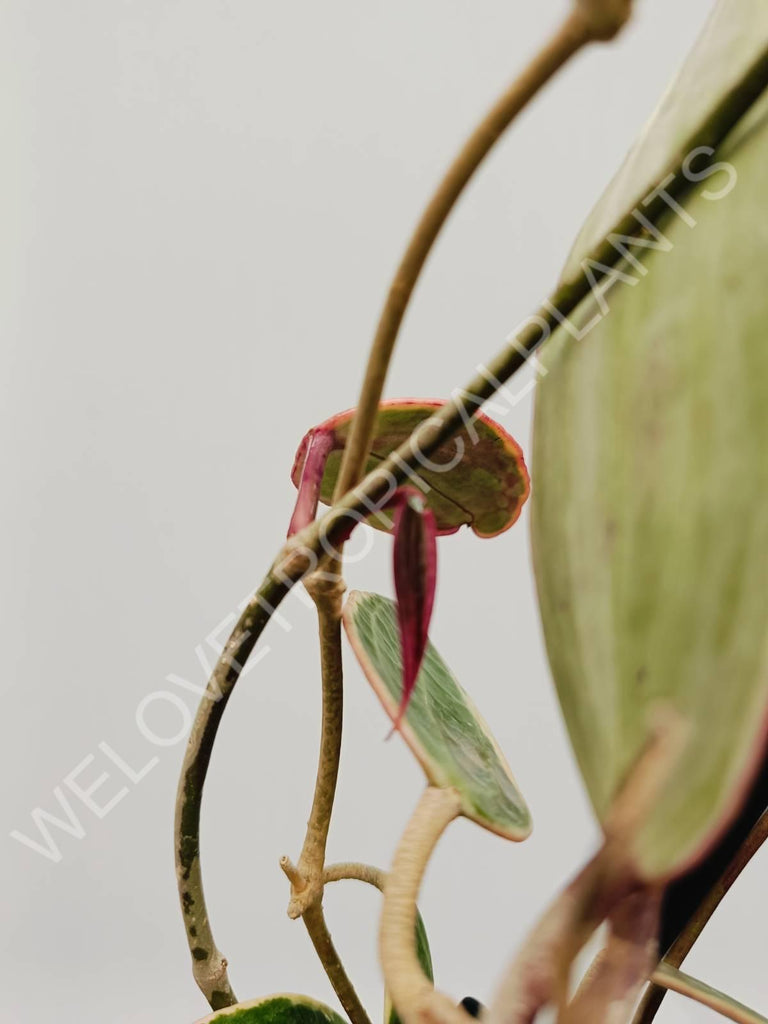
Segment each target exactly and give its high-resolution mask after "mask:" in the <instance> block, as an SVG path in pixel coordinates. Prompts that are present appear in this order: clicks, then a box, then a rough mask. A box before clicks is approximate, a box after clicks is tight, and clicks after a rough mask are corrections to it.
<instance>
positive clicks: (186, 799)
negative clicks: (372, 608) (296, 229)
mask: <svg viewBox="0 0 768 1024" xmlns="http://www.w3.org/2000/svg"><path fill="white" fill-rule="evenodd" d="M766 86H768V47H767V48H765V49H764V50H763V51H762V52H761V53H760V55H759V56H758V57H757V59H756V60H755V62H754V63H753V65H752V66H751V67H750V68H749V69H748V70H747V72H746V73H745V75H744V76H743V77H742V78H741V79H740V80H739V81H738V82H736V83H734V85H733V87H732V88H731V89H730V90H729V91H728V92H727V93H726V94H725V96H724V97H723V98H722V100H721V101H720V103H719V104H718V106H717V107H716V108H715V110H714V111H713V112H712V114H711V115H710V116H709V117H708V118H707V120H706V121H704V122H703V123H702V124H700V125H699V126H698V127H697V129H696V130H695V131H694V132H693V133H692V134H691V136H689V138H688V139H687V140H686V141H685V142H684V144H683V145H681V147H680V149H679V150H678V152H677V153H676V154H675V155H674V156H673V158H672V159H670V161H669V163H668V164H667V166H666V168H665V169H664V173H663V174H662V175H660V179H663V180H669V184H668V185H667V187H666V193H667V195H668V196H672V197H676V196H677V195H678V194H679V193H680V192H681V191H682V190H683V189H684V188H686V187H688V186H689V183H688V182H687V180H686V178H685V176H684V175H683V174H682V165H683V160H684V159H685V157H686V156H687V155H688V153H690V151H691V150H692V149H694V148H695V147H696V146H711V147H713V148H716V147H717V145H718V144H719V143H720V142H721V141H722V139H723V138H724V137H725V136H726V134H727V133H728V131H729V130H730V129H731V127H732V126H733V125H734V124H735V123H736V122H737V121H738V120H739V118H740V117H741V116H742V114H744V113H745V112H746V111H747V110H748V109H749V107H750V106H751V104H752V103H753V101H754V100H755V99H756V98H757V97H758V96H759V95H760V94H761V92H762V91H763V89H765V88H766ZM663 209H664V201H663V200H662V199H661V198H660V197H656V198H655V199H654V200H652V201H650V202H648V203H647V204H646V205H645V207H644V215H645V216H646V217H647V218H649V219H650V220H653V219H654V218H655V217H657V216H658V215H659V213H660V212H661V211H662V210H663ZM636 226H637V225H636V221H635V220H634V218H633V216H632V211H631V210H630V211H628V212H627V213H626V214H625V216H623V217H621V218H620V219H619V220H618V221H617V223H616V224H615V225H614V228H613V230H612V232H611V233H613V234H628V233H629V234H631V232H632V231H633V230H636ZM606 237H607V236H606ZM620 256H621V253H620V252H619V251H618V249H616V248H614V246H612V245H611V244H610V243H609V242H608V241H607V240H606V241H604V242H603V243H601V244H600V245H598V246H597V247H596V248H595V249H594V250H593V252H592V253H590V257H591V259H592V260H594V261H595V262H600V263H602V264H603V265H604V266H606V267H608V268H610V267H612V266H614V265H615V264H616V263H617V262H618V260H619V259H620ZM592 285H593V281H592V280H591V279H590V277H589V276H588V275H587V274H586V273H585V270H584V268H583V266H582V268H581V269H580V270H579V271H578V272H577V273H575V274H574V275H573V276H572V277H570V278H569V279H567V280H566V281H564V282H563V283H562V284H561V285H560V286H559V287H558V288H557V289H556V291H555V292H554V293H553V294H552V295H551V296H550V298H549V299H547V300H546V301H545V302H544V303H543V304H542V306H540V307H539V309H538V310H537V311H536V312H535V313H534V314H533V315H532V316H530V317H528V319H527V320H525V321H524V322H523V323H522V324H521V325H520V326H519V328H518V329H517V330H516V331H514V332H513V336H512V339H511V340H510V341H509V342H508V343H507V344H506V345H505V346H504V348H503V349H502V351H501V352H500V353H499V354H498V355H497V356H496V358H495V359H493V360H491V361H490V362H489V364H488V365H487V366H486V367H484V368H483V372H482V373H479V374H477V375H476V376H475V377H474V378H473V379H472V380H470V381H469V382H468V384H467V385H466V386H465V388H464V389H463V390H461V391H460V392H458V393H457V394H456V395H455V396H454V397H453V398H452V399H451V401H449V402H448V403H446V405H445V406H443V407H442V408H441V409H440V410H439V411H438V412H436V413H435V415H434V416H431V417H430V418H429V419H428V420H425V421H423V422H422V423H421V424H420V426H419V427H418V428H417V429H416V430H415V431H414V433H413V434H412V435H411V437H410V438H409V439H408V440H407V441H406V442H405V443H404V444H402V445H401V446H400V448H399V449H397V451H395V452H393V453H392V454H391V455H390V456H389V457H388V458H387V459H386V460H385V461H384V462H383V463H382V464H381V465H380V466H378V467H377V468H376V469H375V470H374V471H373V472H371V473H369V474H368V475H367V476H366V477H365V479H364V480H363V481H362V482H361V483H360V484H359V485H358V486H356V487H354V488H353V489H352V490H351V491H349V492H348V493H347V494H345V495H344V496H343V497H342V498H341V499H340V500H339V501H337V502H336V503H335V504H334V506H333V508H331V509H330V510H329V511H328V513H326V515H325V516H323V518H322V519H320V520H317V521H315V522H314V523H312V524H311V525H310V526H308V527H306V528H305V529H303V530H302V531H301V532H300V533H298V534H296V536H295V537H292V538H291V540H290V541H289V542H288V543H287V544H286V545H285V546H284V547H283V548H282V549H281V551H280V552H279V553H278V555H277V557H276V559H275V561H274V562H273V564H272V565H271V567H270V568H269V570H268V572H267V574H266V576H265V577H264V579H263V581H262V582H261V584H260V585H259V588H258V590H257V591H256V593H255V594H254V596H253V598H252V599H251V600H250V601H249V603H248V605H247V606H246V608H245V610H244V611H243V612H242V614H241V616H240V619H239V620H238V622H237V624H236V625H235V628H234V630H233V631H232V635H231V636H230V638H229V640H228V641H227V645H226V647H225V649H224V652H223V653H222V655H221V657H220V658H219V660H218V662H217V664H216V666H215V668H214V670H213V673H212V675H211V678H210V680H209V682H208V685H207V687H206V692H205V694H204V695H203V697H202V699H201V701H200V705H199V707H198V709H197V713H196V716H195V721H194V723H193V725H192V731H191V733H190V738H189V741H188V743H187V747H186V750H185V754H184V760H183V764H182V767H181V774H180V779H179V786H178V792H177V803H176V817H175V842H174V846H175V854H176V864H177V876H178V888H179V900H180V903H181V908H182V913H183V917H184V923H185V927H186V932H187V941H188V944H189V948H190V953H191V956H192V962H193V968H194V973H195V977H196V978H197V980H198V984H199V985H200V987H201V990H202V991H203V993H204V994H205V995H206V998H207V999H208V1000H209V1002H210V1001H211V999H212V998H214V997H215V996H216V994H217V993H222V995H221V998H222V1000H223V1002H222V1005H229V1004H230V1003H231V1002H232V1001H233V1000H234V996H233V994H232V990H231V986H230V985H229V981H228V979H227V977H226V967H224V969H223V971H221V972H219V971H218V970H215V971H213V972H210V971H208V972H206V974H203V973H202V972H201V971H200V964H201V963H203V962H204V961H209V962H210V963H211V964H212V965H215V964H216V963H219V962H220V961H223V957H221V954H220V953H219V952H218V950H217V949H216V945H215V942H214V941H213V935H212V933H211V928H210V924H209V920H208V910H207V907H206V903H205V897H204V893H203V885H202V869H201V865H200V808H201V802H202V797H203V788H204V784H205V779H206V776H207V773H208V766H209V763H210V758H211V752H212V750H213V745H214V742H215V740H216V735H217V732H218V728H219V724H220V722H221V719H222V716H223V714H224V711H225V710H226V707H227V704H228V702H229V698H230V697H231V695H232V692H233V691H234V687H235V685H236V683H237V681H238V679H239V677H240V674H241V672H242V668H243V666H244V665H245V664H246V662H247V660H248V658H249V656H250V654H251V652H252V651H253V649H254V647H255V645H256V643H257V641H258V639H259V637H260V636H261V633H262V632H263V630H264V628H265V627H266V625H267V623H268V622H269V620H270V618H271V617H272V615H273V614H274V612H275V610H276V609H277V607H278V606H279V605H280V603H281V602H282V601H283V599H284V598H285V596H286V594H288V592H289V591H290V589H291V588H292V587H293V586H294V585H295V584H296V583H297V582H298V581H299V580H300V579H302V578H303V577H304V576H306V575H307V574H308V573H310V572H312V571H314V570H315V569H317V567H318V564H319V562H320V559H321V558H324V557H327V556H329V555H334V554H335V553H337V552H338V547H337V546H338V545H339V544H340V543H341V542H342V541H343V538H344V536H345V535H346V533H347V532H348V531H349V527H350V520H352V521H359V520H360V519H363V518H365V517H366V516H367V515H369V514H370V513H371V511H372V508H373V509H375V508H376V507H377V502H381V501H382V499H386V497H387V495H388V494H389V493H390V491H391V486H392V482H393V481H394V482H395V483H403V482H404V481H405V479H406V478H407V477H408V475H409V474H410V473H412V471H413V470H418V468H419V466H420V465H422V464H423V461H424V459H425V458H429V456H430V455H433V454H434V453H435V452H436V451H437V449H438V448H439V447H440V446H441V445H442V444H444V443H445V442H446V441H448V440H450V438H452V437H453V436H454V435H455V434H457V433H459V431H461V430H462V428H463V427H465V426H466V424H467V423H468V422H469V420H470V418H471V417H472V416H473V415H474V413H475V412H477V410H478V409H479V408H480V406H481V405H482V404H483V403H484V402H485V401H487V400H488V399H489V398H490V397H491V396H492V395H494V394H495V393H496V392H497V391H498V390H499V389H500V388H501V387H503V385H504V384H505V383H506V382H507V381H508V380H509V379H510V378H511V377H512V376H513V375H514V374H515V373H517V371H518V370H520V369H521V367H523V366H524V365H525V364H526V362H527V361H528V359H529V358H530V357H531V355H533V354H534V353H535V352H536V351H537V350H538V348H539V347H540V346H541V345H542V344H543V343H544V342H545V341H546V340H547V339H548V338H549V336H550V334H551V333H553V332H554V331H555V330H557V328H558V326H559V325H560V323H561V322H562V321H563V320H564V319H565V318H567V317H568V316H570V315H571V313H573V311H574V310H575V309H576V307H577V306H578V305H579V304H580V303H581V301H582V300H583V299H584V298H586V297H587V296H588V295H589V294H590V291H591V289H592Z"/></svg>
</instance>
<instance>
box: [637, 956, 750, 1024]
mask: <svg viewBox="0 0 768 1024" xmlns="http://www.w3.org/2000/svg"><path fill="white" fill-rule="evenodd" d="M653 980H654V982H655V983H656V984H657V985H661V986H663V987H664V988H665V989H669V991H670V992H677V993H679V994H680V995H682V996H687V997H688V998H689V999H694V1000H695V1001H696V1002H697V1003H701V1004H702V1006H708V1007H709V1008H710V1009H711V1010H715V1011H716V1012H717V1013H719V1014H720V1015H721V1016H722V1017H727V1018H728V1019H729V1020H733V1021H736V1024H768V1017H763V1015H762V1014H760V1013H757V1012H756V1011H755V1010H751V1009H750V1008H749V1007H748V1006H745V1005H744V1004H743V1003H739V1002H737V1001H736V1000H735V999H731V997H730V996H727V995H725V993H724V992H720V991H718V989H716V988H712V986H711V985H707V984H706V983H705V982H703V981H699V980H698V979H697V978H692V977H691V976H690V974H684V973H683V972H682V971H679V970H678V969H677V968H676V967H673V966H672V965H671V964H668V963H666V962H665V961H663V960H662V962H661V963H660V964H659V966H658V967H657V968H656V970H655V971H654V972H653Z"/></svg>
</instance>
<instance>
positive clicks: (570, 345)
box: [532, 3, 768, 878]
mask: <svg viewBox="0 0 768 1024" xmlns="http://www.w3.org/2000/svg"><path fill="white" fill-rule="evenodd" d="M736 6H737V5H735V4H734V3H730V4H727V5H723V6H722V8H721V11H724V10H726V9H729V10H734V9H735V7H736ZM738 6H740V7H741V9H743V10H745V11H746V9H747V8H748V7H750V8H751V10H752V22H751V25H752V30H753V31H754V32H756V33H758V32H759V33H761V36H762V43H763V45H764V44H765V42H766V32H767V31H768V23H766V18H765V13H766V12H768V5H762V6H761V8H760V10H761V11H762V12H763V13H762V14H760V13H759V11H758V9H757V7H756V6H755V5H754V4H753V5H747V4H743V5H738ZM767 101H768V97H763V99H761V101H760V102H759V103H758V104H756V105H755V107H754V108H753V109H752V110H751V111H750V112H749V114H748V115H747V117H746V118H745V119H744V120H743V121H742V123H741V124H740V125H738V126H737V127H736V129H734V131H733V132H732V133H731V135H730V136H729V137H728V138H727V139H726V140H725V142H724V144H723V145H722V147H721V149H720V151H719V152H718V153H717V154H716V155H715V159H723V158H727V159H729V160H731V161H732V163H733V164H734V166H735V167H736V169H737V171H738V183H737V185H736V187H735V188H734V189H733V191H732V192H731V193H730V194H729V195H727V196H726V197H725V198H722V199H720V200H719V201H716V202H714V201H708V200H707V199H706V198H704V196H703V195H702V194H701V193H700V192H696V191H694V192H693V193H692V194H690V195H689V196H688V197H686V198H685V207H686V209H687V211H688V213H689V215H691V216H692V217H693V218H695V220H696V222H697V225H696V227H695V228H694V229H691V228H690V227H689V226H688V225H686V224H685V223H683V221H682V220H680V219H678V218H676V217H675V216H674V215H672V214H670V215H669V216H668V217H667V218H666V219H664V220H662V221H660V226H661V228H662V230H663V231H664V233H665V235H666V236H667V237H668V238H669V239H670V241H671V242H672V245H673V247H672V249H671V251H669V252H660V251H653V252H648V253H647V254H646V255H645V257H644V259H643V262H644V266H645V269H646V270H647V276H645V277H643V278H642V279H641V280H640V281H639V282H638V283H637V285H636V286H635V287H629V286H625V285H621V286H616V287H615V288H614V289H613V290H612V291H611V292H610V311H609V312H608V314H607V315H606V316H605V317H604V319H603V320H602V321H601V322H600V323H598V324H597V326H596V327H594V328H593V329H592V330H591V331H590V332H589V334H588V335H587V336H586V337H584V338H583V339H582V340H581V341H578V342H575V341H573V339H572V338H571V337H569V336H568V337H566V336H565V334H564V333H563V332H561V333H560V334H559V335H558V336H555V337H554V338H553V339H552V341H551V342H550V343H549V348H548V350H546V351H545V354H544V357H543V360H544V362H545V363H546V364H547V367H548V369H549V370H550V372H549V375H548V376H547V377H546V379H545V380H544V381H543V383H542V386H541V387H540V388H539V390H538V395H537V403H536V419H535V431H534V458H533V464H534V483H535V499H534V507H533V515H532V525H533V545H534V560H535V566H536V577H537V583H538V589H539V597H540V602H541V612H542V618H543V623H544V632H545V637H546V641H547V650H548V653H549V658H550V663H551V666H552V671H553V674H554V677H555V682H556V685H557V689H558V694H559V697H560V701H561V704H562V707H563V712H564V714H565V718H566V721H567V724H568V729H569V732H570V735H571V739H572V742H573V745H574V748H575V751H576V754H577V757H578V760H579V765H580V767H581V771H582V774H583V776H584V779H585V781H586V784H587V787H588V790H589V793H590V796H591V798H592V801H593V803H594V805H595V808H596V810H597V813H598V814H599V815H600V816H603V815H605V813H606V811H607V809H608V807H609V805H610V802H611V800H612V797H613V795H614V794H615V792H616V790H617V788H618V786H619V784H620V782H621V780H622V778H623V777H624V774H625V773H626V771H627V769H628V768H629V766H630V764H631V763H632V761H633V759H634V758H635V757H636V756H637V754H638V752H639V750H640V749H641V747H642V745H643V743H644V742H645V740H646V738H647V726H648V712H649V710H650V709H651V708H652V706H653V705H654V704H657V703H658V702H660V701H661V702H667V703H668V704H671V705H672V706H674V707H675V708H676V709H677V710H678V711H679V712H680V713H681V714H682V715H683V716H684V718H686V719H687V720H688V721H689V723H690V725H691V734H690V739H689V742H688V745H687V747H686V749H685V751H684V754H683V756H682V758H681V760H680V762H679V764H678V765H677V766H676V770H675V774H674V777H673V778H671V779H670V780H669V784H668V785H667V787H666V789H665V791H664V793H663V795H662V796H661V798H660V799H659V800H658V802H657V804H656V805H655V807H654V808H653V811H652V813H651V815H650V817H649V819H648V820H647V822H646V823H645V826H644V828H643V829H642V831H641V833H640V834H639V835H638V837H637V843H636V848H635V855H636V859H637V863H638V866H639V869H640V871H641V873H643V874H644V875H645V876H646V877H648V878H668V877H670V876H674V875H676V874H678V873H680V872H681V871H683V870H685V869H686V868H688V867H690V866H692V865H693V864H694V863H696V862H697V861H698V860H699V859H700V858H701V856H702V855H703V854H704V853H706V851H707V850H708V849H710V848H711V846H712V844H713V843H714V842H716V840H717V839H718V838H719V837H720V836H721V835H722V834H723V832H724V830H725V829H726V827H727V826H728V824H729V823H730V821H731V820H732V819H733V817H734V815H735V814H737V813H738V811H739V807H740V805H741V802H742V800H743V799H744V797H745V795H746V793H747V791H748V788H749V786H750V784H751V782H752V779H753V778H754V775H755V772H756V770H757V768H758V766H759V764H760V762H761V759H762V757H763V751H764V745H765V743H764V741H765V736H766V729H767V728H768V644H767V643H766V635H768V600H766V589H765V588H766V580H767V579H768V459H767V458H766V451H768V390H767V387H768V345H766V343H765V337H766V328H765V325H766V322H768V291H767V290H766V287H765V281H764V272H765V267H766V266H767V265H768V222H766V219H765V218H764V216H763V210H764V204H765V168H766V162H767V161H768V116H767V114H768V102H767ZM648 135H650V130H649V133H648ZM625 269H630V268H625ZM593 312H594V309H584V308H582V310H580V315H581V316H583V317H584V318H585V319H586V318H588V317H590V316H591V314H592V313H593Z"/></svg>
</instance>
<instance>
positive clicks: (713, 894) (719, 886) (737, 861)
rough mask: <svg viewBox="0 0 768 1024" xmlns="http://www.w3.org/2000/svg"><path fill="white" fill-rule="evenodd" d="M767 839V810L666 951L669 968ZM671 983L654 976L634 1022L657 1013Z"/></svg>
mask: <svg viewBox="0 0 768 1024" xmlns="http://www.w3.org/2000/svg"><path fill="white" fill-rule="evenodd" d="M766 839H768V811H764V812H763V814H762V815H761V816H760V817H759V818H758V820H757V822H756V823H755V825H754V826H753V827H752V830H751V832H750V833H749V835H748V836H747V838H746V839H745V840H744V842H743V843H742V844H741V846H740V847H739V849H738V850H737V851H736V853H735V855H734V856H733V858H732V860H731V862H730V864H729V865H728V867H727V868H726V869H725V871H724V872H723V873H722V875H721V876H720V877H719V878H718V880H717V881H716V882H715V884H714V885H713V886H712V888H711V889H710V890H709V892H708V893H707V895H706V896H705V897H704V899H703V900H702V901H701V903H700V904H699V906H698V907H697V908H696V911H695V913H694V914H693V915H692V917H691V919H690V921H688V923H687V924H686V926H685V928H684V929H683V930H682V931H681V932H680V934H679V935H678V937H677V938H676V939H675V941H674V942H673V943H672V945H671V946H670V947H669V949H668V950H667V951H666V953H665V954H664V960H663V963H664V964H666V965H667V967H670V968H677V967H679V966H680V964H681V963H682V962H683V961H684V960H685V958H686V956H688V954H689V953H690V951H691V949H692V947H693V944H694V943H695V942H696V940H697V939H698V937H699V936H700V935H701V933H702V931H703V930H704V926H705V925H706V923H707V922H708V921H709V919H710V918H711V917H712V915H713V914H714V912H715V911H716V910H717V908H718V907H719V906H720V903H721V902H722V900H723V899H724V897H725V895H726V893H727V892H728V890H729V889H730V888H731V886H732V885H733V883H734V882H735V881H736V879H737V878H738V877H739V875H740V874H741V872H742V871H743V870H744V868H745V867H746V866H747V864H749V862H750V861H751V860H752V858H753V857H754V855H755V854H756V853H757V851H758V850H759V849H760V847H761V846H762V845H763V843H764V842H765V840H766ZM669 987H670V986H668V985H664V984H663V983H659V982H657V981H656V980H655V978H654V979H653V981H652V983H651V984H650V985H649V986H648V988H647V989H646V991H645V993H644V995H643V998H642V1000H641V1001H640V1004H639V1006H638V1007H637V1010H636V1011H635V1016H634V1018H633V1021H632V1024H650V1022H651V1021H652V1020H653V1019H654V1017H655V1016H656V1014H657V1012H658V1009H659V1007H660V1006H661V1004H662V1001H663V1000H664V996H665V995H666V992H667V989H668V988H669Z"/></svg>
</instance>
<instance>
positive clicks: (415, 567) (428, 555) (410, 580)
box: [394, 488, 437, 729]
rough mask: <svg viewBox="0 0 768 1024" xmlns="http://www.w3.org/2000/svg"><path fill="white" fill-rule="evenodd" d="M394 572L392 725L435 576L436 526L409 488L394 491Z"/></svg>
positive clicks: (409, 680)
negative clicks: (399, 670)
mask: <svg viewBox="0 0 768 1024" xmlns="http://www.w3.org/2000/svg"><path fill="white" fill-rule="evenodd" d="M394 532H395V543H394V574H395V593H396V595H397V621H398V625H399V628H400V655H401V658H402V663H403V688H402V695H401V698H400V708H399V710H398V713H397V718H396V719H395V723H394V729H398V728H399V727H400V722H401V720H402V717H403V715H404V714H405V710H406V708H407V707H408V702H409V700H410V699H411V694H412V693H413V688H414V686H415V685H416V677H417V676H418V674H419V669H420V668H421V662H422V659H423V658H424V651H425V650H426V647H427V641H428V639H429V622H430V619H431V618H432V607H433V605H434V600H435V583H436V578H437V543H436V540H435V538H436V535H437V527H436V525H435V517H434V515H433V513H432V510H431V509H429V508H427V507H426V504H425V501H424V498H423V496H422V495H421V494H420V493H419V492H418V491H416V490H414V489H411V488H403V489H402V490H400V491H398V492H397V495H396V499H395V513H394Z"/></svg>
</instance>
